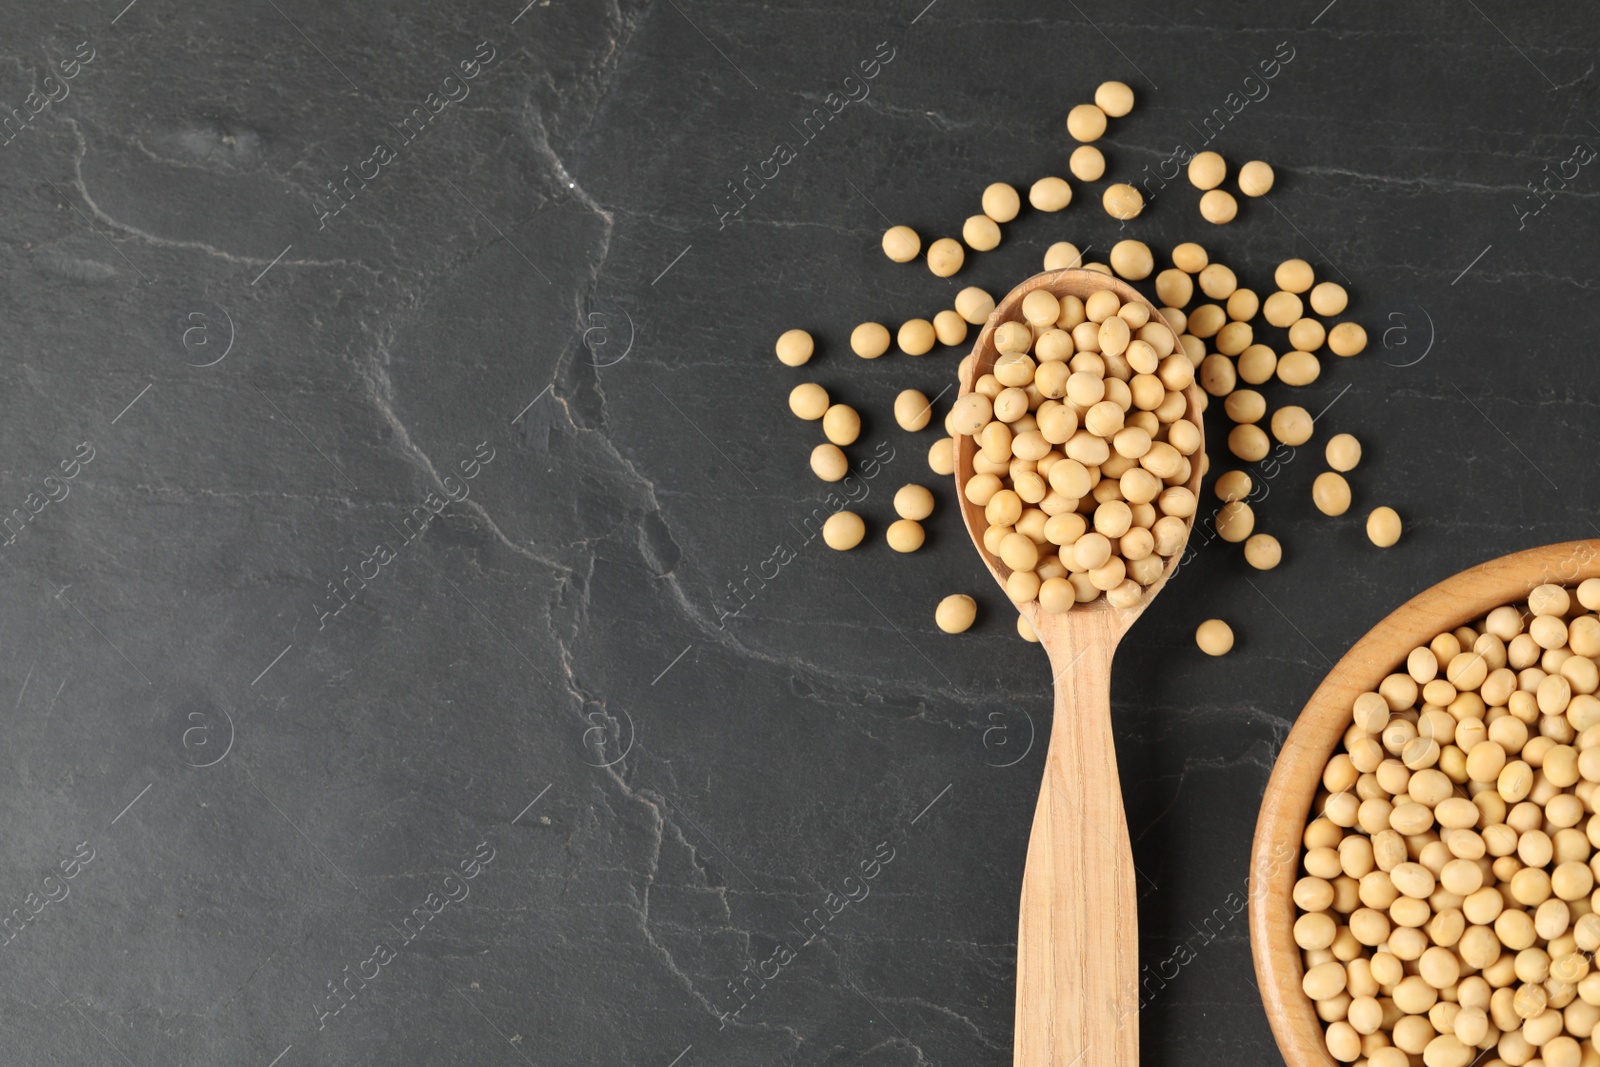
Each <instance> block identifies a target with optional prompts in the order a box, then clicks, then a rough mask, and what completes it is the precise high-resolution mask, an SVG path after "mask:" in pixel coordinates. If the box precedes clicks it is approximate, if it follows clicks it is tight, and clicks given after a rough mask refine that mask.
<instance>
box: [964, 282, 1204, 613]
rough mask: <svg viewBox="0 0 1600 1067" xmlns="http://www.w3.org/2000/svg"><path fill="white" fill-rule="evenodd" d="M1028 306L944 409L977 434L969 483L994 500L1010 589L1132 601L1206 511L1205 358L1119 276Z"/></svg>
mask: <svg viewBox="0 0 1600 1067" xmlns="http://www.w3.org/2000/svg"><path fill="white" fill-rule="evenodd" d="M1022 315H1023V320H1024V321H1022V322H1006V323H1002V324H1001V325H1000V326H999V327H998V328H997V329H996V330H995V331H994V338H993V339H994V344H995V348H996V350H997V352H998V355H997V356H996V358H995V362H994V368H993V370H992V371H991V372H990V373H987V374H984V375H983V376H982V377H980V378H979V379H978V380H977V382H976V383H975V385H974V388H973V391H972V392H970V393H968V394H966V395H965V396H963V397H961V398H960V399H959V400H957V401H956V402H955V405H954V406H953V407H952V408H951V409H950V415H949V417H948V418H947V419H946V420H945V421H946V426H947V427H948V428H949V429H950V431H951V432H952V433H954V434H964V435H969V436H972V437H974V438H975V439H976V441H977V444H978V451H977V453H976V454H975V456H974V458H973V474H972V476H971V477H970V478H968V479H967V482H966V484H965V485H964V486H963V487H962V492H963V493H965V494H966V497H967V499H968V500H969V501H971V502H972V503H974V504H976V505H978V506H979V507H981V508H983V509H984V518H985V520H986V521H987V523H988V527H987V529H985V531H984V533H983V544H984V547H985V548H986V549H988V550H989V552H990V553H991V554H992V555H994V556H997V557H999V559H1000V561H1001V562H1002V563H1004V564H1005V566H1006V568H1007V570H1008V572H1009V573H1008V575H1007V577H1006V595H1007V596H1009V597H1010V598H1011V599H1012V601H1014V602H1016V603H1019V604H1022V603H1027V602H1028V601H1032V600H1037V601H1038V602H1039V605H1040V607H1042V608H1043V609H1044V610H1045V611H1048V612H1062V611H1066V610H1068V609H1069V608H1071V607H1072V606H1073V605H1074V604H1081V603H1088V602H1089V601H1092V600H1095V599H1098V598H1099V597H1100V596H1101V595H1104V596H1105V597H1106V599H1107V601H1109V602H1110V603H1111V605H1112V606H1113V607H1118V608H1131V607H1133V606H1135V605H1136V604H1138V603H1139V602H1140V601H1141V600H1142V599H1143V598H1144V590H1145V587H1147V586H1149V585H1151V584H1153V583H1154V582H1155V581H1156V579H1158V578H1160V577H1161V575H1162V573H1163V572H1164V571H1165V569H1166V560H1167V559H1168V558H1170V557H1171V556H1173V555H1174V554H1176V553H1177V551H1178V550H1179V549H1180V548H1181V547H1183V544H1184V540H1185V535H1186V533H1187V531H1188V523H1187V519H1188V518H1189V517H1190V516H1192V515H1194V513H1195V496H1194V493H1193V492H1191V491H1190V490H1189V488H1188V487H1187V485H1186V484H1185V483H1186V482H1188V481H1189V478H1190V475H1191V473H1192V461H1191V459H1190V457H1191V456H1193V455H1194V454H1195V453H1196V452H1198V451H1199V450H1200V442H1201V434H1200V427H1199V426H1197V425H1195V423H1193V422H1191V421H1189V420H1188V419H1187V418H1185V417H1184V416H1185V415H1186V414H1187V413H1188V404H1187V402H1186V401H1185V398H1184V394H1183V390H1184V389H1186V388H1187V387H1188V386H1189V385H1191V384H1192V383H1193V382H1194V364H1192V363H1191V362H1190V361H1189V358H1188V356H1186V355H1184V354H1183V353H1182V352H1180V351H1177V338H1176V336H1175V335H1174V334H1173V332H1172V328H1171V327H1170V326H1168V325H1167V323H1165V322H1161V321H1151V318H1150V311H1149V309H1148V308H1147V307H1146V306H1145V305H1144V304H1141V303H1128V304H1123V303H1122V301H1121V298H1120V297H1118V295H1117V294H1116V293H1114V292H1112V291H1111V290H1109V289H1102V290H1100V291H1098V292H1095V293H1092V294H1091V295H1090V296H1089V297H1088V299H1086V300H1080V299H1079V298H1078V297H1076V296H1066V297H1063V298H1060V299H1058V298H1057V297H1056V296H1054V295H1053V294H1052V293H1050V292H1049V291H1048V290H1045V289H1035V290H1034V291H1033V292H1031V293H1029V294H1028V295H1027V296H1025V297H1023V300H1022ZM972 358H973V357H972V356H971V355H968V356H967V357H966V359H968V360H970V359H972Z"/></svg>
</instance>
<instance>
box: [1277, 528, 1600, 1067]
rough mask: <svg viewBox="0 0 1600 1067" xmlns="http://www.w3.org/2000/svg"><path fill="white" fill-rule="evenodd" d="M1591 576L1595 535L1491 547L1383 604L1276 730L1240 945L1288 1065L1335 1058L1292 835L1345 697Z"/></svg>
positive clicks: (1597, 544)
mask: <svg viewBox="0 0 1600 1067" xmlns="http://www.w3.org/2000/svg"><path fill="white" fill-rule="evenodd" d="M1597 577H1600V539H1592V538H1591V539H1585V540H1580V541H1564V542H1559V543H1556V544H1550V545H1543V546H1540V547H1538V548H1530V549H1526V550H1524V551H1521V552H1514V553H1511V554H1510V555H1506V556H1500V557H1497V558H1495V559H1491V560H1489V561H1487V562H1485V563H1480V564H1478V565H1477V566H1475V567H1469V568H1468V569H1466V570H1464V571H1461V572H1460V573H1458V574H1455V575H1452V576H1451V577H1449V578H1446V579H1445V580H1444V581H1442V582H1439V583H1438V584H1436V585H1433V586H1431V587H1429V588H1428V589H1425V590H1423V591H1422V592H1421V593H1418V594H1417V595H1416V596H1414V597H1412V598H1411V599H1410V600H1408V601H1406V602H1405V603H1404V604H1402V605H1401V606H1400V607H1398V608H1396V609H1395V610H1394V611H1392V612H1390V613H1389V614H1388V615H1387V616H1386V617H1385V618H1384V619H1383V621H1382V622H1380V623H1378V624H1377V625H1376V626H1374V627H1373V628H1372V629H1371V630H1369V631H1367V633H1366V635H1365V636H1363V637H1362V638H1361V640H1359V641H1357V642H1356V643H1355V644H1354V645H1353V646H1352V647H1351V649H1350V651H1349V652H1347V653H1345V655H1344V656H1343V657H1342V658H1341V659H1340V660H1339V662H1338V663H1336V664H1335V665H1334V667H1333V669H1332V670H1331V671H1329V673H1328V675H1327V677H1326V678H1324V679H1323V680H1322V683H1321V684H1320V685H1318V686H1317V688H1316V690H1315V692H1313V693H1312V694H1311V698H1310V699H1309V700H1308V701H1306V705H1305V707H1304V709H1302V710H1301V712H1300V715H1299V717H1298V718H1297V719H1296V720H1295V723H1294V726H1293V727H1292V728H1291V729H1290V731H1289V735H1288V737H1287V738H1286V739H1285V741H1284V744H1283V749H1282V751H1280V752H1279V754H1278V758H1277V760H1276V762H1275V763H1274V764H1273V768H1272V777H1271V778H1270V779H1269V780H1268V782H1267V788H1266V792H1265V793H1264V794H1263V796H1262V798H1261V812H1260V815H1259V817H1258V818H1257V820H1256V830H1255V837H1254V840H1253V842H1252V844H1251V849H1250V951H1251V955H1252V956H1253V957H1254V960H1255V971H1256V979H1257V981H1258V982H1259V983H1260V991H1261V1000H1262V1006H1263V1007H1264V1008H1265V1009H1266V1013H1267V1021H1268V1023H1269V1024H1270V1025H1271V1027H1272V1033H1273V1037H1274V1038H1276V1040H1277V1043H1278V1050H1279V1052H1281V1053H1282V1055H1283V1059H1284V1062H1285V1063H1287V1064H1288V1065H1289V1067H1343V1065H1341V1064H1339V1063H1338V1062H1337V1061H1336V1060H1334V1058H1333V1057H1332V1056H1331V1055H1329V1053H1328V1051H1327V1046H1326V1043H1325V1040H1324V1038H1323V1025H1322V1022H1321V1020H1320V1019H1318V1018H1317V1015H1316V1011H1315V1010H1314V1009H1313V1007H1312V1002H1311V1000H1310V998H1308V997H1307V996H1306V995H1305V994H1304V993H1303V992H1302V991H1301V989H1300V981H1301V978H1302V976H1303V975H1304V973H1305V972H1304V966H1303V964H1302V962H1301V957H1300V948H1299V946H1297V945H1296V944H1295V943H1294V918H1295V916H1294V911H1295V907H1294V900H1293V891H1294V883H1295V879H1296V875H1297V874H1298V872H1299V869H1300V854H1301V841H1302V838H1303V835H1304V831H1305V827H1306V824H1307V822H1308V818H1307V817H1308V816H1309V814H1310V810H1311V803H1312V801H1313V800H1314V799H1315V798H1316V792H1317V788H1318V787H1319V785H1320V784H1321V780H1322V770H1323V768H1324V767H1325V766H1326V764H1327V761H1328V759H1329V757H1330V756H1332V755H1333V751H1334V749H1335V747H1336V746H1337V745H1338V744H1339V743H1340V742H1341V741H1342V740H1343V737H1344V732H1345V730H1346V729H1348V727H1349V725H1350V723H1351V722H1352V721H1353V718H1352V711H1351V705H1352V703H1353V702H1354V700H1355V698H1356V697H1357V696H1358V695H1359V694H1361V693H1363V692H1366V691H1368V690H1371V689H1376V688H1377V684H1378V682H1379V681H1381V680H1382V679H1383V677H1384V676H1385V675H1387V674H1391V673H1393V672H1394V671H1396V670H1400V669H1403V667H1404V663H1405V658H1406V656H1407V654H1408V653H1409V652H1410V651H1411V649H1413V648H1415V647H1416V646H1417V645H1419V644H1425V643H1427V642H1428V641H1431V640H1432V639H1433V638H1434V637H1435V636H1436V635H1438V634H1440V633H1443V632H1444V631H1446V630H1453V629H1455V628H1456V627H1458V626H1462V625H1464V624H1466V623H1469V622H1472V621H1474V620H1477V619H1480V618H1482V617H1483V616H1485V615H1486V614H1488V613H1489V612H1490V611H1491V610H1493V609H1494V608H1497V607H1499V606H1500V605H1502V604H1510V603H1515V602H1517V601H1519V600H1526V599H1527V596H1528V594H1529V593H1530V592H1532V591H1533V589H1534V588H1536V587H1537V586H1539V585H1542V584H1545V583H1550V584H1554V585H1562V586H1566V587H1568V588H1570V587H1572V586H1575V585H1576V584H1577V583H1579V582H1582V581H1584V580H1585V579H1588V578H1597Z"/></svg>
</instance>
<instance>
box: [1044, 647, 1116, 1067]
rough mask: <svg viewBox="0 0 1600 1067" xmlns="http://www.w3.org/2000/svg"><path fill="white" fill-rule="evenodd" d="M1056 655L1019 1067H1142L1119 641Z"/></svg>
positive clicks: (1052, 656)
mask: <svg viewBox="0 0 1600 1067" xmlns="http://www.w3.org/2000/svg"><path fill="white" fill-rule="evenodd" d="M1061 646H1062V647H1052V648H1050V664H1051V670H1052V671H1053V672H1055V674H1056V682H1055V703H1056V706H1055V719H1054V722H1053V724H1052V725H1051V728H1050V747H1049V750H1048V752H1047V754H1046V757H1045V771H1044V782H1043V785H1042V786H1041V787H1040V790H1039V806H1038V808H1037V809H1035V811H1034V816H1033V835H1032V837H1031V838H1030V839H1029V841H1028V862H1027V867H1026V868H1025V870H1024V871H1023V875H1022V908H1021V917H1020V921H1019V923H1018V930H1017V1023H1016V1055H1015V1059H1014V1063H1015V1064H1016V1067H1137V1064H1138V1062H1139V940H1138V919H1139V916H1138V901H1137V898H1136V894H1135V886H1134V880H1133V878H1134V871H1133V850H1132V848H1131V846H1130V845H1129V842H1128V821H1127V817H1126V815H1124V813H1123V810H1122V787H1121V784H1120V782H1119V781H1118V778H1117V754H1116V749H1115V747H1114V745H1113V744H1112V736H1111V657H1112V653H1113V652H1114V651H1115V642H1114V641H1097V642H1090V643H1087V644H1086V645H1085V646H1084V647H1081V648H1073V647H1071V643H1069V642H1061Z"/></svg>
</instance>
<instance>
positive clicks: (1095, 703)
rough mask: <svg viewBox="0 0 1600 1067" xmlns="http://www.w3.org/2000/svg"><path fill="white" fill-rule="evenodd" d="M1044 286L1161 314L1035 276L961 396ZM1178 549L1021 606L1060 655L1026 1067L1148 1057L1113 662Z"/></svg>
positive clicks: (959, 476)
mask: <svg viewBox="0 0 1600 1067" xmlns="http://www.w3.org/2000/svg"><path fill="white" fill-rule="evenodd" d="M1036 289H1046V290H1048V291H1050V292H1051V293H1053V294H1054V295H1056V296H1057V297H1064V296H1069V295H1070V296H1076V297H1079V298H1080V299H1086V298H1087V297H1089V296H1090V295H1091V294H1093V293H1095V292H1098V291H1100V290H1103V289H1109V290H1111V291H1112V292H1114V293H1116V294H1117V296H1118V297H1119V298H1120V299H1121V300H1122V302H1123V303H1124V304H1129V303H1135V302H1137V303H1140V304H1143V305H1145V307H1147V308H1148V309H1149V311H1150V318H1151V321H1154V322H1164V321H1165V320H1164V319H1162V318H1161V315H1160V312H1159V311H1158V310H1157V308H1156V307H1155V305H1154V304H1151V303H1150V302H1149V301H1148V300H1146V299H1145V298H1144V297H1143V296H1142V295H1141V294H1140V293H1139V291H1138V290H1137V289H1135V288H1134V287H1133V286H1131V285H1129V284H1128V283H1126V282H1124V281H1122V280H1120V279H1117V278H1113V277H1111V276H1110V275H1108V274H1101V273H1099V272H1098V271H1091V270H1080V269H1068V270H1057V271H1046V272H1044V273H1043V274H1036V275H1034V276H1033V277H1032V278H1029V279H1028V280H1027V281H1025V282H1023V283H1022V284H1021V285H1018V286H1017V287H1016V288H1015V289H1013V290H1011V292H1010V293H1008V294H1006V296H1005V298H1004V299H1003V300H1001V301H1000V302H999V303H998V304H997V305H996V306H995V309H994V312H993V314H991V315H990V316H989V320H988V322H987V323H985V325H984V327H983V330H982V331H981V332H980V333H979V334H978V339H977V341H976V343H975V344H974V345H973V348H972V358H971V359H970V360H969V361H968V362H967V364H966V366H965V367H964V370H963V373H962V376H961V392H960V394H959V395H960V396H966V395H967V394H968V393H970V392H972V390H973V387H974V385H975V384H976V382H977V381H978V379H979V378H980V377H982V376H983V375H984V374H986V373H988V372H989V371H990V370H991V369H992V368H993V366H994V362H995V357H996V355H997V354H998V353H997V351H996V349H995V346H994V332H995V330H996V329H997V328H998V327H999V326H1000V325H1001V324H1002V323H1006V322H1013V321H1020V320H1021V319H1022V300H1023V298H1024V297H1025V296H1027V295H1028V294H1029V293H1031V292H1033V291H1034V290H1036ZM1175 351H1181V349H1175ZM1184 395H1185V399H1186V401H1187V407H1186V411H1185V417H1186V418H1187V419H1189V420H1190V421H1191V422H1193V423H1194V424H1195V425H1196V426H1198V427H1200V429H1201V432H1202V437H1203V434H1204V429H1205V427H1204V423H1203V421H1202V419H1201V392H1200V386H1199V385H1198V384H1191V385H1190V386H1189V387H1188V388H1187V389H1185V390H1184ZM976 452H977V442H976V440H975V439H974V438H972V437H969V436H958V437H957V438H956V445H955V480H956V496H957V499H958V500H959V501H960V502H961V518H962V521H963V522H964V523H966V526H967V533H968V534H969V535H971V537H972V541H973V545H974V547H976V548H977V550H978V555H979V556H980V557H981V558H982V559H983V562H984V564H985V566H987V567H988V568H989V573H990V574H992V575H993V576H994V579H995V581H996V582H998V583H1000V586H1001V588H1002V589H1003V588H1004V587H1005V583H1006V578H1007V576H1008V575H1009V574H1010V570H1009V568H1007V567H1006V565H1005V564H1004V563H1003V562H1002V561H1001V560H999V559H998V558H996V557H995V556H994V555H993V554H992V553H990V552H989V551H988V550H987V549H986V548H985V547H984V544H983V531H984V529H985V528H986V527H987V525H988V523H987V521H986V519H985V517H984V510H983V508H981V507H979V506H978V505H976V504H974V503H972V502H971V501H969V500H968V499H967V498H966V494H965V493H964V492H963V491H962V490H963V488H964V486H965V485H966V483H967V480H968V479H969V478H971V477H972V475H973V473H974V470H973V457H974V455H975V454H976ZM1204 452H1205V446H1204V442H1203V440H1202V443H1201V447H1200V448H1199V449H1198V450H1197V451H1196V452H1195V453H1194V457H1195V458H1194V460H1193V461H1192V464H1191V470H1190V475H1189V480H1188V482H1187V483H1186V485H1187V487H1188V488H1189V490H1190V491H1191V492H1192V493H1194V494H1195V498H1196V500H1198V499H1199V495H1200V478H1201V469H1200V468H1201V463H1200V459H1199V457H1200V456H1203V455H1204ZM1193 521H1194V520H1193V517H1192V516H1191V517H1190V519H1189V520H1188V522H1187V523H1186V528H1185V534H1184V536H1185V541H1187V538H1188V534H1189V531H1190V530H1192V528H1193ZM1182 556H1183V546H1179V549H1178V551H1177V552H1174V553H1173V554H1172V556H1171V557H1170V558H1169V559H1168V560H1167V564H1166V567H1165V568H1164V569H1163V571H1162V573H1161V576H1160V577H1159V578H1157V580H1156V581H1155V582H1153V583H1152V584H1151V585H1149V586H1147V587H1146V588H1145V590H1144V596H1143V598H1142V599H1141V600H1140V601H1139V603H1137V604H1135V605H1134V606H1132V607H1130V608H1115V607H1113V606H1112V605H1111V604H1110V603H1109V602H1108V601H1107V600H1106V599H1105V597H1103V596H1101V597H1098V598H1096V599H1095V600H1092V601H1090V602H1088V603H1086V604H1078V605H1075V606H1074V607H1073V608H1072V609H1070V610H1068V611H1064V612H1059V613H1054V612H1047V611H1045V610H1044V609H1043V608H1042V607H1041V606H1040V604H1039V602H1038V601H1037V600H1033V601H1029V602H1028V603H1025V604H1019V605H1017V608H1018V610H1019V611H1020V612H1021V613H1022V615H1023V617H1024V618H1026V619H1027V620H1028V623H1029V625H1031V626H1032V627H1033V630H1034V633H1035V634H1037V635H1038V637H1039V643H1040V644H1042V645H1043V646H1044V649H1045V652H1046V653H1047V654H1048V655H1049V657H1050V667H1051V671H1052V672H1053V674H1054V686H1055V714H1054V718H1053V720H1052V726H1051V730H1050V745H1049V748H1048V750H1047V751H1046V755H1045V770H1044V779H1043V782H1042V784H1041V786H1040V790H1039V803H1038V806H1037V807H1036V808H1035V810H1034V817H1033V831H1032V835H1031V836H1030V838H1029V841H1028V858H1027V865H1026V867H1025V868H1024V871H1023V876H1022V899H1021V910H1020V917H1019V920H1018V929H1017V1014H1016V1046H1015V1051H1014V1055H1013V1063H1014V1064H1016V1067H1136V1065H1137V1064H1138V1062H1139V941H1138V904H1137V900H1136V896H1135V892H1134V881H1133V876H1134V871H1133V850H1132V848H1131V846H1130V844H1129V840H1128V823H1127V817H1126V816H1125V814H1124V813H1123V809H1122V787H1121V784H1120V782H1119V780H1118V777H1117V760H1116V748H1115V745H1114V743H1113V740H1112V732H1111V696H1110V693H1111V660H1112V656H1113V654H1114V653H1115V652H1116V648H1117V644H1118V642H1119V641H1121V640H1122V636H1123V635H1124V634H1125V633H1127V632H1128V628H1129V627H1131V626H1132V625H1133V623H1134V622H1135V621H1136V620H1137V619H1138V618H1139V616H1140V615H1141V614H1142V613H1143V612H1144V609H1145V607H1146V606H1148V605H1149V603H1150V601H1151V600H1152V599H1153V598H1154V597H1155V595H1156V594H1157V593H1158V592H1160V590H1161V588H1162V586H1164V585H1165V584H1166V582H1167V580H1168V579H1169V578H1171V577H1172V575H1173V573H1174V572H1175V571H1176V570H1177V568H1178V563H1179V561H1180V560H1181V558H1182Z"/></svg>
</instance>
